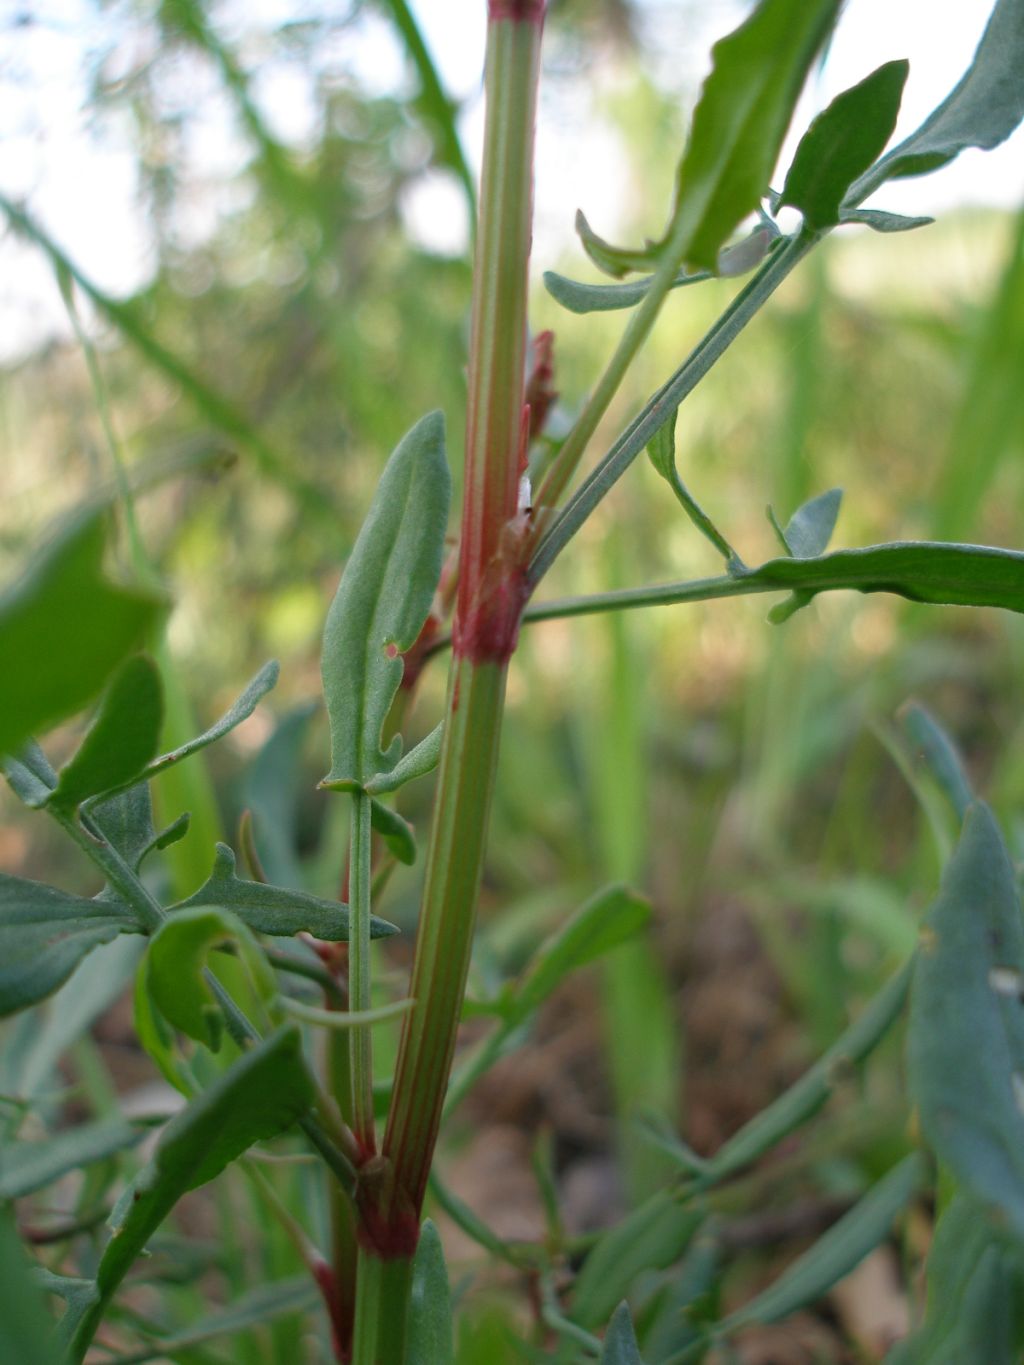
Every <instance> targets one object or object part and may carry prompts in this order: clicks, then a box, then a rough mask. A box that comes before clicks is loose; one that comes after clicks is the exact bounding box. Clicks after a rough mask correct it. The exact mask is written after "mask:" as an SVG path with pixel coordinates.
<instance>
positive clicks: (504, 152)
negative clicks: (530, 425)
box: [357, 0, 544, 1365]
mask: <svg viewBox="0 0 1024 1365" xmlns="http://www.w3.org/2000/svg"><path fill="white" fill-rule="evenodd" d="M543 11H544V5H543V3H542V0H492V3H491V9H490V24H489V28H488V41H487V67H486V94H487V124H486V128H485V135H484V165H483V183H482V188H481V196H480V203H481V213H480V221H479V225H478V231H477V251H476V261H475V266H474V309H473V328H472V343H471V353H470V366H469V401H468V410H467V421H466V432H467V434H466V477H465V485H464V486H465V494H464V503H463V518H462V532H463V534H462V545H461V551H460V560H459V585H458V599H457V603H456V611H455V626H454V636H455V649H454V658H453V662H452V668H451V672H450V676H449V685H448V702H447V719H446V723H445V737H444V746H443V749H442V754H441V763H440V771H439V776H438V795H437V803H436V807H435V814H434V820H433V826H432V829H431V840H430V848H429V851H428V854H427V869H426V883H425V887H424V893H423V907H422V911H421V915H420V929H419V934H418V936H417V940H416V957H415V961H414V965H413V975H412V983H411V987H410V991H409V994H410V995H412V996H413V998H414V999H415V1000H416V1002H417V1003H416V1006H415V1008H414V1009H413V1010H412V1011H411V1013H410V1014H409V1015H407V1016H406V1023H405V1026H404V1028H403V1031H402V1038H401V1043H400V1045H399V1054H398V1061H397V1066H396V1072H395V1085H394V1094H393V1099H392V1104H391V1110H390V1112H389V1115H388V1126H387V1131H386V1133H385V1138H384V1155H385V1158H386V1165H387V1172H386V1179H385V1180H383V1181H382V1182H381V1185H380V1188H379V1191H378V1193H377V1195H376V1200H377V1202H376V1206H375V1207H371V1208H370V1209H368V1210H365V1209H364V1214H365V1215H366V1216H365V1217H364V1230H366V1231H368V1232H369V1233H370V1235H371V1237H372V1241H373V1244H374V1246H375V1248H376V1249H377V1250H378V1251H379V1254H380V1256H381V1257H382V1258H384V1259H385V1260H387V1261H388V1263H389V1264H391V1262H392V1261H393V1262H395V1264H396V1265H397V1266H399V1267H401V1266H404V1267H406V1271H407V1269H408V1264H409V1262H410V1261H411V1257H412V1254H413V1251H414V1250H415V1246H416V1241H417V1238H418V1235H419V1217H420V1210H421V1207H422V1203H423V1196H424V1192H425V1190H426V1184H427V1177H428V1175H429V1172H430V1165H431V1161H432V1158H433V1151H434V1145H435V1142H436V1140H437V1133H438V1128H439V1126H440V1121H441V1112H442V1107H443V1104H444V1093H445V1087H446V1086H447V1083H448V1074H449V1071H450V1068H451V1059H452V1055H453V1052H454V1048H455V1035H456V1031H457V1029H458V1024H459V1018H460V1015H461V1011H462V998H463V992H464V988H465V980H466V973H467V970H468V966H469V954H470V947H471V943H472V936H473V925H474V918H475V913H476V901H477V895H478V892H479V887H480V878H481V874H482V869H483V859H484V850H485V842H486V835H487V825H488V815H489V810H490V803H491V794H492V791H493V787H494V776H495V770H496V766H497V758H498V742H499V731H500V723H501V714H502V709H503V705H504V699H505V679H506V674H507V668H508V659H509V656H510V655H511V653H512V650H513V648H514V646H515V639H516V634H517V631H518V625H519V616H520V612H521V610H522V606H523V600H524V598H523V592H522V588H523V581H522V579H523V574H522V557H521V549H522V546H521V541H519V540H517V538H516V533H515V527H516V503H517V495H518V484H519V472H520V459H521V456H522V454H523V444H522V436H523V423H522V418H523V378H524V374H523V372H524V365H525V353H526V292H527V290H526V286H527V268H528V263H529V251H530V236H531V224H532V177H533V129H534V114H535V108H536V94H537V72H538V59H539V50H540V34H541V24H542V20H543ZM363 1259H364V1260H367V1258H363ZM362 1264H363V1262H361V1269H360V1273H361V1274H362ZM394 1273H395V1274H396V1276H397V1274H398V1271H397V1270H396V1271H395V1272H394ZM392 1312H394V1307H392ZM357 1337H358V1330H357ZM360 1359H361V1357H359V1356H358V1355H357V1360H360ZM380 1359H381V1360H382V1361H385V1360H386V1362H387V1365H392V1361H394V1362H396V1365H398V1362H400V1360H401V1357H400V1356H393V1357H391V1356H388V1357H385V1356H384V1355H383V1354H382V1355H381V1357H380Z"/></svg>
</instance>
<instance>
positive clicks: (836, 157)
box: [779, 61, 910, 230]
mask: <svg viewBox="0 0 1024 1365" xmlns="http://www.w3.org/2000/svg"><path fill="white" fill-rule="evenodd" d="M909 70H910V63H909V62H906V61H899V62H886V63H885V65H884V66H880V67H878V69H877V70H876V71H872V73H871V75H870V76H867V77H865V79H864V80H862V81H860V82H859V83H858V84H857V85H854V86H851V88H850V89H849V90H844V91H843V93H842V94H841V95H837V96H836V98H835V99H834V100H833V101H832V103H831V104H830V105H829V106H828V108H827V109H825V110H824V111H823V112H822V113H820V114H819V115H818V117H817V118H816V119H815V120H814V122H813V123H812V124H811V126H810V127H809V128H808V130H807V132H806V133H804V135H803V137H802V138H801V139H800V145H799V146H798V147H797V149H796V155H795V156H794V158H793V164H792V166H790V168H789V174H788V175H787V176H786V183H785V184H784V185H783V187H782V194H781V195H780V197H779V203H780V205H781V204H791V205H792V206H793V208H795V209H799V210H800V212H801V213H802V214H803V219H804V223H805V224H806V226H807V227H809V228H811V229H812V230H817V229H820V228H827V227H833V226H834V225H835V224H836V223H838V222H839V220H840V209H839V206H840V204H841V203H842V202H843V199H844V197H845V195H846V192H847V190H848V189H849V188H850V186H851V185H852V184H853V182H854V181H855V180H856V179H857V177H858V176H859V175H863V173H864V172H865V171H866V170H867V168H868V167H869V166H870V165H871V164H872V163H873V162H874V160H875V158H876V157H877V156H879V155H881V153H882V152H883V151H884V149H885V144H886V143H887V142H888V141H889V138H890V137H891V136H892V130H893V129H894V128H895V127H896V117H897V115H898V114H899V111H900V100H901V99H902V97H903V87H904V85H905V84H906V80H907V73H908V72H909Z"/></svg>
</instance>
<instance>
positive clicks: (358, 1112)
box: [348, 791, 376, 1155]
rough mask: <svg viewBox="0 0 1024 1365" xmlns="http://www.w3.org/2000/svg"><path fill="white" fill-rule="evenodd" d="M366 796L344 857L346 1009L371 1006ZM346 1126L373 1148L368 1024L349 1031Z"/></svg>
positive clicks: (358, 799)
mask: <svg viewBox="0 0 1024 1365" xmlns="http://www.w3.org/2000/svg"><path fill="white" fill-rule="evenodd" d="M370 837H371V836H370V798H369V797H368V796H367V794H366V793H365V792H362V791H359V792H354V793H353V795H352V829H351V836H350V845H349V847H350V850H351V853H350V860H349V915H350V920H349V923H350V926H351V927H350V930H349V999H348V1007H349V1009H350V1010H352V1011H357V1012H359V1013H363V1012H364V1011H366V1010H369V1009H370V1007H371V1005H372V1003H373V1002H372V992H371V986H372V982H371V973H370ZM349 1046H350V1048H351V1053H352V1127H353V1129H354V1130H355V1134H356V1137H357V1138H358V1140H359V1143H360V1145H361V1146H362V1148H363V1150H364V1151H365V1152H366V1153H367V1155H370V1154H372V1153H373V1152H374V1151H375V1150H376V1139H375V1137H374V1127H373V1045H372V1041H371V1035H370V1026H369V1024H363V1025H359V1026H357V1027H355V1028H353V1029H352V1030H351V1035H350V1038H349Z"/></svg>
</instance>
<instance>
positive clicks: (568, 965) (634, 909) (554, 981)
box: [516, 886, 651, 1017]
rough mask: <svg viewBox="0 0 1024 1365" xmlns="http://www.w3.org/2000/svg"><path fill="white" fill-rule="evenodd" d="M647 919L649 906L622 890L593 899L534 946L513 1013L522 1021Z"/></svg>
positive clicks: (615, 888)
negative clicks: (573, 976)
mask: <svg viewBox="0 0 1024 1365" xmlns="http://www.w3.org/2000/svg"><path fill="white" fill-rule="evenodd" d="M650 917H651V906H650V902H649V901H646V900H644V898H643V897H642V896H637V895H636V894H635V893H633V892H632V891H629V890H627V889H626V888H625V887H624V886H612V887H609V888H608V889H607V890H606V891H601V892H599V893H598V894H597V895H596V896H594V897H592V898H591V899H590V900H589V901H587V903H586V904H585V905H582V906H581V907H580V908H579V910H577V911H576V913H575V914H574V915H572V916H571V917H570V919H569V920H568V921H567V922H566V923H565V924H564V925H563V926H562V927H561V928H560V929H558V930H556V932H555V933H554V934H553V935H552V937H551V938H550V939H549V940H548V941H547V942H546V943H544V944H542V945H541V947H540V948H538V950H537V953H536V956H535V958H534V960H533V962H532V964H531V965H530V967H529V969H528V971H527V973H526V975H525V977H524V978H523V982H522V984H521V985H520V987H519V989H518V991H517V992H516V1006H517V1013H521V1014H522V1015H523V1016H524V1017H525V1016H526V1015H527V1014H529V1013H530V1012H532V1011H533V1010H535V1009H536V1008H537V1007H538V1006H539V1005H540V1004H542V1003H543V1001H545V1000H546V999H547V997H548V996H549V995H550V994H551V992H552V991H553V990H554V989H555V987H556V986H557V985H558V984H559V982H561V981H562V980H564V979H565V977H566V976H568V975H569V973H570V972H573V971H576V970H577V969H578V968H580V967H583V966H585V965H586V964H587V963H588V962H593V961H595V959H597V958H598V957H601V956H603V955H604V954H605V953H608V952H611V950H612V949H613V948H618V947H619V946H620V945H621V944H623V943H627V942H628V941H629V940H630V939H631V938H635V937H636V935H637V934H639V933H640V932H641V931H642V930H643V928H644V927H645V925H646V924H647V922H648V921H649V919H650Z"/></svg>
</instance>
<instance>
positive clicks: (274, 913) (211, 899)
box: [171, 844, 398, 942]
mask: <svg viewBox="0 0 1024 1365" xmlns="http://www.w3.org/2000/svg"><path fill="white" fill-rule="evenodd" d="M196 905H221V906H223V907H224V908H225V909H227V910H231V911H232V912H233V913H234V914H236V915H237V916H238V918H239V919H240V920H243V921H244V922H245V923H246V924H247V925H248V926H249V928H250V929H253V930H255V932H256V933H258V934H274V935H279V936H282V937H289V936H290V935H292V934H298V933H300V932H305V933H309V934H312V935H313V936H314V938H321V939H326V940H329V941H332V942H343V941H344V940H346V939H347V938H348V930H349V913H348V906H347V905H342V904H341V903H340V902H338V901H328V900H321V899H320V897H319V896H313V895H310V893H309V892H308V891H291V890H289V889H287V888H285V887H283V886H270V885H268V884H266V883H264V882H249V881H245V880H244V879H243V878H241V877H239V876H237V875H236V873H235V855H234V853H233V852H232V850H231V849H230V848H228V846H227V844H218V845H217V852H216V855H215V857H214V863H213V871H212V872H211V873H210V875H209V877H208V878H207V880H206V881H205V882H204V883H203V885H202V886H201V887H200V888H199V890H198V891H196V892H194V893H193V895H191V896H189V898H188V899H187V900H183V901H179V903H178V904H177V905H174V906H172V907H171V913H172V914H176V913H177V912H178V911H179V910H187V909H189V908H191V907H192V906H196ZM397 932H398V930H397V929H396V928H395V926H394V925H393V924H389V923H388V922H387V920H382V919H377V918H376V916H374V917H373V918H372V919H371V921H370V936H371V937H372V938H386V937H387V936H388V935H389V934H396V933H397Z"/></svg>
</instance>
